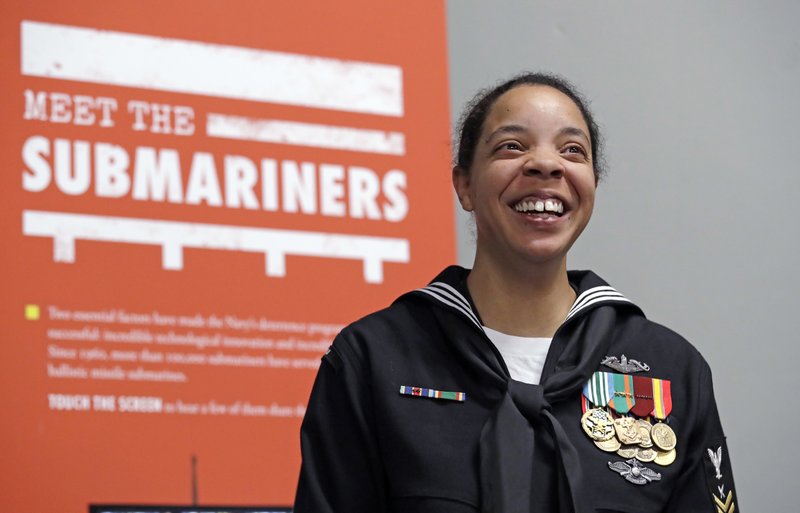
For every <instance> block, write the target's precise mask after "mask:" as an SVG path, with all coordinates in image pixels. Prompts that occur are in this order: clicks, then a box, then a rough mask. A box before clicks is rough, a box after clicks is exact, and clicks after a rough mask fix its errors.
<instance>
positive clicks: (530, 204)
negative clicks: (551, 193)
mask: <svg viewBox="0 0 800 513" xmlns="http://www.w3.org/2000/svg"><path fill="white" fill-rule="evenodd" d="M513 208H514V210H516V211H517V212H520V213H522V214H526V215H529V216H536V217H547V216H551V215H554V216H557V217H561V216H562V215H563V214H564V203H562V202H561V200H559V199H556V198H547V199H526V200H522V201H520V202H519V203H517V204H515V205H514V206H513Z"/></svg>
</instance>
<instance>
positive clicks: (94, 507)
mask: <svg viewBox="0 0 800 513" xmlns="http://www.w3.org/2000/svg"><path fill="white" fill-rule="evenodd" d="M291 511H292V508H289V507H286V506H179V505H172V506H166V505H154V504H150V505H146V506H145V505H135V504H130V505H122V504H90V505H89V513H291Z"/></svg>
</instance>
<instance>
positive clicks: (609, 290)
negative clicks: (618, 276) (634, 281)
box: [564, 285, 631, 321]
mask: <svg viewBox="0 0 800 513" xmlns="http://www.w3.org/2000/svg"><path fill="white" fill-rule="evenodd" d="M601 301H621V302H624V303H630V302H631V301H630V300H629V299H628V298H626V297H625V296H623V295H622V294H620V293H619V292H617V291H616V289H614V287H610V286H608V285H601V286H599V287H592V288H590V289H588V290H585V291H584V292H583V293H582V294H581V295H580V296H578V297H577V298H576V299H575V303H573V305H572V308H570V310H569V312H568V313H567V318H566V319H564V320H565V321H567V320H569V319H571V318H572V317H574V316H575V315H576V314H577V313H578V312H580V311H581V310H583V309H585V308H588V307H590V306H592V305H593V304H595V303H599V302H601Z"/></svg>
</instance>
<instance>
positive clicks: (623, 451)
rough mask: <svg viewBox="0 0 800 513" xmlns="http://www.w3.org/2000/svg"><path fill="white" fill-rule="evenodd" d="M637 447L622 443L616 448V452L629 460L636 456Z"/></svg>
mask: <svg viewBox="0 0 800 513" xmlns="http://www.w3.org/2000/svg"><path fill="white" fill-rule="evenodd" d="M637 449H638V448H637V447H636V446H635V445H623V446H622V447H620V448H619V449H618V450H617V454H618V455H620V456H621V457H623V458H625V459H628V460H629V459H631V458H635V457H636V453H637V452H638V451H637Z"/></svg>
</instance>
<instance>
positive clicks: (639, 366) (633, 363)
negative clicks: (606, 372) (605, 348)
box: [600, 355, 650, 374]
mask: <svg viewBox="0 0 800 513" xmlns="http://www.w3.org/2000/svg"><path fill="white" fill-rule="evenodd" d="M600 365H605V366H606V367H611V368H612V369H614V370H615V371H618V372H623V373H625V374H630V373H632V372H641V371H645V372H646V371H649V370H650V366H649V365H647V364H646V363H642V362H640V361H639V360H634V359H633V358H631V359H628V357H627V356H625V355H622V358H617V357H616V356H606V357H605V358H603V361H602V362H600Z"/></svg>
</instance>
